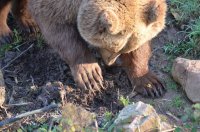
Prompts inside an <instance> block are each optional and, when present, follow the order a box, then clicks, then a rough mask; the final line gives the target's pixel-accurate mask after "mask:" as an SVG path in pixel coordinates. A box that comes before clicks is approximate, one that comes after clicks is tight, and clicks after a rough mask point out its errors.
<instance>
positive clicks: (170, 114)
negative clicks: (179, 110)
mask: <svg viewBox="0 0 200 132" xmlns="http://www.w3.org/2000/svg"><path fill="white" fill-rule="evenodd" d="M166 114H167V115H168V116H170V117H172V118H173V119H174V120H176V121H177V122H180V119H179V118H178V117H176V116H175V115H173V114H172V113H170V112H167V113H166Z"/></svg>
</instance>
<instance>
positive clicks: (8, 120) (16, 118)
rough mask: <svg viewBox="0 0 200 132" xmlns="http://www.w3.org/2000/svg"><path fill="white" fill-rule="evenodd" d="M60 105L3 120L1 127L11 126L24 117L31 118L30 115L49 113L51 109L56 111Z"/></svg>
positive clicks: (51, 105)
mask: <svg viewBox="0 0 200 132" xmlns="http://www.w3.org/2000/svg"><path fill="white" fill-rule="evenodd" d="M58 107H59V105H58V104H54V103H53V104H50V105H48V106H46V107H43V108H41V109H37V110H33V111H29V112H26V113H23V114H20V115H16V116H15V117H11V118H9V119H6V120H3V121H1V122H0V127H2V126H4V125H6V124H9V123H13V122H15V121H18V120H20V119H22V118H24V117H27V116H30V115H33V114H38V113H42V112H46V111H49V110H51V109H55V108H58Z"/></svg>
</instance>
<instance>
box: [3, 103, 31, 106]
mask: <svg viewBox="0 0 200 132" xmlns="http://www.w3.org/2000/svg"><path fill="white" fill-rule="evenodd" d="M31 104H33V102H26V103H18V104H8V105H5V106H6V107H13V106H25V105H31Z"/></svg>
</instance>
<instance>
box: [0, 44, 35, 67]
mask: <svg viewBox="0 0 200 132" xmlns="http://www.w3.org/2000/svg"><path fill="white" fill-rule="evenodd" d="M32 47H33V44H31V45H30V46H29V47H28V48H27V49H26V50H24V51H23V52H21V53H20V54H19V55H18V56H17V57H15V58H14V59H13V60H11V61H10V62H9V63H8V64H6V65H5V66H4V67H3V68H1V70H4V69H5V68H7V67H8V66H9V65H10V64H12V63H13V62H14V61H15V60H17V59H18V58H19V57H21V56H22V55H23V54H24V53H26V52H27V51H28V50H29V49H30V48H32Z"/></svg>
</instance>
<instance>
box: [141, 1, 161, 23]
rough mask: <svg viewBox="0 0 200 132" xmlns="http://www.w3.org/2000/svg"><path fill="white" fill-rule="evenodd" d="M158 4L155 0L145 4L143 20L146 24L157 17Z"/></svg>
mask: <svg viewBox="0 0 200 132" xmlns="http://www.w3.org/2000/svg"><path fill="white" fill-rule="evenodd" d="M158 13H159V5H157V4H156V0H151V1H150V2H148V4H147V5H146V6H145V9H144V14H143V15H144V21H145V23H146V24H147V25H149V24H151V23H153V22H155V21H156V20H157V18H158Z"/></svg>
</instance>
